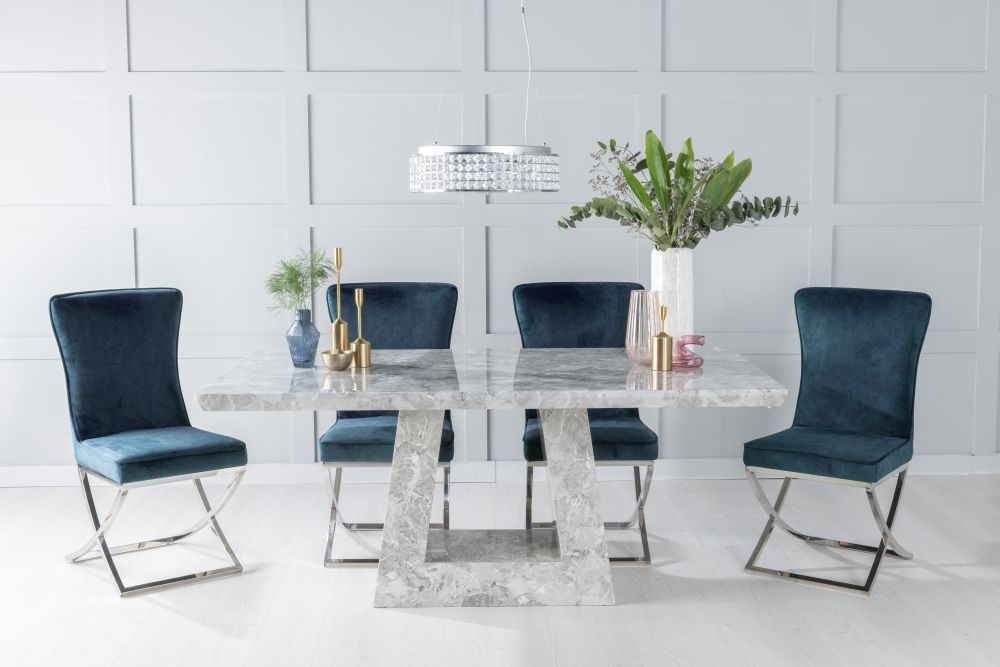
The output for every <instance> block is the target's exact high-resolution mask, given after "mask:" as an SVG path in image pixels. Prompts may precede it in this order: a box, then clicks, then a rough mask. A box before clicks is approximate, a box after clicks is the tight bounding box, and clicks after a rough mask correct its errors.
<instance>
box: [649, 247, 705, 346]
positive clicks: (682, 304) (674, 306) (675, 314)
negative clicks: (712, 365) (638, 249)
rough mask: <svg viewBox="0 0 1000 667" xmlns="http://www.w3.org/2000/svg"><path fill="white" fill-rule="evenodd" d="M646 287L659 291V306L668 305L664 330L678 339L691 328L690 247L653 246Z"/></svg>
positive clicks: (692, 305)
mask: <svg viewBox="0 0 1000 667" xmlns="http://www.w3.org/2000/svg"><path fill="white" fill-rule="evenodd" d="M650 264H651V266H652V271H651V272H650V278H649V289H650V290H651V291H655V292H659V293H660V305H663V306H666V307H667V321H666V326H665V327H664V330H665V331H666V332H667V334H669V335H670V336H672V337H673V338H674V340H677V338H678V337H680V336H687V335H688V334H693V333H694V332H695V331H694V250H693V249H691V248H668V249H667V250H656V249H653V252H652V256H651V257H650Z"/></svg>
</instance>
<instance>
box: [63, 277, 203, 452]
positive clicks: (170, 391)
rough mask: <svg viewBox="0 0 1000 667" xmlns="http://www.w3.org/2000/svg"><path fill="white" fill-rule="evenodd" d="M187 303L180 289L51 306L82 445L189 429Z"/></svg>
mask: <svg viewBox="0 0 1000 667" xmlns="http://www.w3.org/2000/svg"><path fill="white" fill-rule="evenodd" d="M182 300H183V299H182V297H181V293H180V292H179V291H178V290H176V289H169V288H155V289H122V290H107V291H100V292H79V293H76V294H60V295H57V296H54V297H52V299H51V300H50V301H49V316H50V317H51V320H52V330H53V331H54V332H55V335H56V341H57V342H58V344H59V353H60V355H61V356H62V361H63V368H64V370H65V372H66V391H67V393H68V395H69V412H70V419H71V421H72V424H73V434H74V437H75V438H76V439H77V440H78V441H83V440H88V439H90V438H98V437H101V436H105V435H111V434H114V433H122V432H124V431H137V430H141V429H148V428H166V427H169V426H190V424H191V422H190V421H189V420H188V415H187V410H186V409H185V407H184V398H183V396H182V395H181V383H180V376H179V374H178V371H177V340H178V334H179V331H180V323H181V305H182Z"/></svg>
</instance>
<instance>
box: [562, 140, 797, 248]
mask: <svg viewBox="0 0 1000 667" xmlns="http://www.w3.org/2000/svg"><path fill="white" fill-rule="evenodd" d="M597 146H598V148H599V150H598V151H597V152H596V153H592V154H591V157H593V158H594V160H595V165H594V167H593V168H592V169H591V176H592V177H591V180H590V184H591V186H592V187H593V188H594V190H596V191H597V192H598V194H599V196H597V197H594V198H593V199H591V200H590V201H589V202H587V203H586V204H583V205H582V206H573V207H571V209H570V215H569V216H567V217H564V218H561V219H560V220H559V226H560V227H561V228H563V229H570V228H574V227H576V223H578V222H580V221H581V220H584V219H586V218H589V217H592V216H593V217H599V218H608V219H610V220H617V221H618V222H619V224H621V225H622V226H623V227H628V228H630V229H631V230H632V231H634V232H635V233H636V234H637V235H639V236H641V237H643V238H646V239H648V240H649V241H651V242H652V243H653V245H654V246H655V247H656V249H657V250H666V249H667V248H694V247H695V246H697V245H698V243H699V242H700V241H701V240H702V239H704V238H705V237H707V236H708V235H709V234H710V233H711V232H713V231H716V232H718V231H722V230H723V229H726V228H727V227H730V226H732V225H738V224H741V223H749V224H755V223H756V222H759V221H760V220H764V219H767V218H773V217H776V216H778V215H781V214H784V216H786V217H787V216H788V215H789V214H792V215H798V213H799V204H798V202H795V203H794V204H793V203H792V199H791V197H788V196H782V195H777V196H774V197H764V198H763V199H761V198H759V197H753V198H752V199H751V198H750V197H748V196H746V195H744V194H743V193H742V192H740V187H741V186H742V185H743V183H744V181H746V179H747V177H748V176H750V171H751V170H752V168H753V164H752V163H751V161H750V159H749V158H746V159H744V160H741V161H740V162H736V157H735V154H733V153H730V154H729V155H727V156H726V158H725V160H723V161H722V162H715V161H714V160H712V159H711V158H698V159H696V158H695V154H694V148H693V146H692V143H691V139H690V138H689V139H687V140H686V141H685V142H684V145H683V147H682V148H681V151H680V152H679V153H678V154H677V157H676V159H674V156H673V155H671V154H670V153H667V152H666V151H665V150H664V148H663V143H662V142H661V141H660V138H659V137H658V136H656V133H655V132H653V131H652V130H649V131H648V132H646V146H645V149H646V150H645V155H642V154H641V153H640V152H638V151H634V150H631V149H630V148H629V144H627V143H626V144H625V145H624V146H622V145H621V144H619V143H618V142H617V141H615V140H614V139H611V140H610V141H609V142H607V143H605V142H601V141H599V142H597Z"/></svg>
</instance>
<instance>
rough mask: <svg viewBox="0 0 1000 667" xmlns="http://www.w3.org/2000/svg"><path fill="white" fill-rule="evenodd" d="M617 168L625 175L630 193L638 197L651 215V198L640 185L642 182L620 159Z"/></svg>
mask: <svg viewBox="0 0 1000 667" xmlns="http://www.w3.org/2000/svg"><path fill="white" fill-rule="evenodd" d="M618 168H619V169H620V170H621V172H622V174H623V175H624V176H625V182H626V183H628V186H629V188H630V189H631V190H632V193H633V194H634V195H635V196H636V199H638V200H639V203H640V204H642V205H643V207H644V208H645V209H646V210H647V211H649V214H650V215H652V214H653V200H652V199H650V198H649V193H648V192H646V188H644V187H642V183H640V182H639V179H638V178H636V177H635V174H633V173H632V170H631V169H629V167H628V165H627V164H625V163H624V162H622V161H621V160H618Z"/></svg>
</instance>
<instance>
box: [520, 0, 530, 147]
mask: <svg viewBox="0 0 1000 667" xmlns="http://www.w3.org/2000/svg"><path fill="white" fill-rule="evenodd" d="M521 28H522V29H523V30H524V45H525V46H526V47H527V49H528V85H527V87H526V88H525V89H524V145H525V146H527V145H529V142H528V105H529V103H530V101H531V40H529V39H528V20H527V18H525V15H524V0H521Z"/></svg>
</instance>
